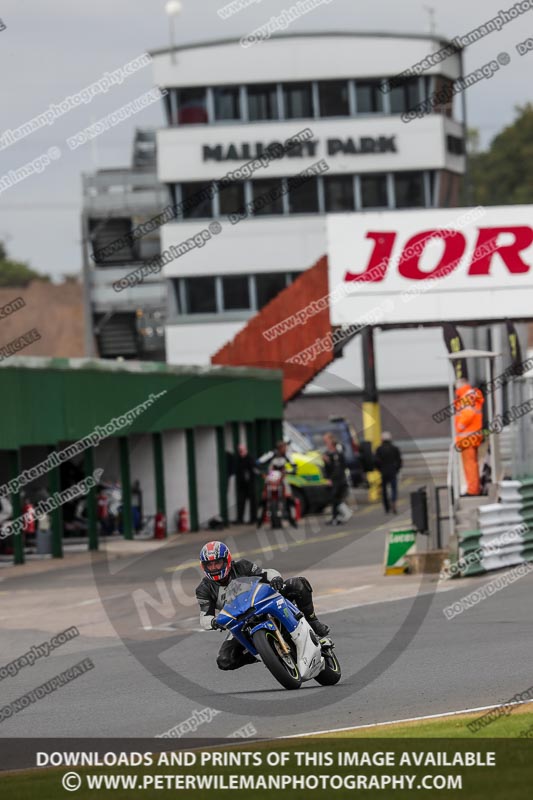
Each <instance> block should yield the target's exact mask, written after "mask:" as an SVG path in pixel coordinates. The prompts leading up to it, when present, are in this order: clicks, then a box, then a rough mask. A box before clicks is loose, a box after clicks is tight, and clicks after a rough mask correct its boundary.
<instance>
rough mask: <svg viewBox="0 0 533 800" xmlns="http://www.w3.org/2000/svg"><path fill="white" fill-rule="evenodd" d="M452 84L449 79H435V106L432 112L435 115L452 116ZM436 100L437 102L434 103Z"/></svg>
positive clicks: (437, 77) (438, 77)
mask: <svg viewBox="0 0 533 800" xmlns="http://www.w3.org/2000/svg"><path fill="white" fill-rule="evenodd" d="M453 84H454V82H453V81H452V80H450V78H444V77H440V76H436V77H435V94H436V97H435V104H434V105H433V110H434V111H435V113H436V114H445V115H446V116H447V117H451V116H452V110H453V97H454V92H453ZM437 99H438V101H439V102H436V101H437Z"/></svg>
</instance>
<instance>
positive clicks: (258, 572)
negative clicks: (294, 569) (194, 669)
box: [196, 541, 329, 670]
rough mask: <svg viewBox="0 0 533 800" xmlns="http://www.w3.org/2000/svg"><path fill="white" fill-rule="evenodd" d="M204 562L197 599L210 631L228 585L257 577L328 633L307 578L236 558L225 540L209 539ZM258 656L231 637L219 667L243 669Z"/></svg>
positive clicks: (202, 556) (202, 554)
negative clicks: (282, 575)
mask: <svg viewBox="0 0 533 800" xmlns="http://www.w3.org/2000/svg"><path fill="white" fill-rule="evenodd" d="M200 565H201V567H202V570H203V572H204V577H203V579H202V581H201V582H200V584H199V585H198V586H197V587H196V599H197V600H198V604H199V606H200V625H201V627H202V628H203V629H204V630H206V631H209V630H216V629H217V627H218V626H217V623H216V619H215V618H216V615H217V614H218V612H219V611H220V609H221V608H223V607H224V603H225V598H226V591H227V588H228V585H229V584H230V583H231V581H232V580H234V579H235V578H239V577H242V576H257V577H258V578H261V580H262V581H264V582H265V583H269V584H270V585H271V586H272V588H273V589H274V590H275V591H276V592H279V593H280V594H282V595H283V597H286V598H287V599H288V600H291V602H293V603H295V604H296V605H297V606H298V608H299V609H300V611H301V612H302V614H303V615H304V617H305V618H306V620H307V621H308V623H309V625H310V626H311V628H312V629H313V631H314V632H315V633H316V635H317V636H318V637H320V638H322V637H324V636H327V635H328V633H329V626H328V625H325V624H324V623H323V622H320V620H319V619H318V617H317V615H316V613H315V607H314V604H313V588H312V586H311V584H310V583H309V581H308V580H307V578H304V577H296V578H287V579H286V580H283V578H282V577H281V575H280V574H279V572H278V571H277V570H275V569H272V568H270V569H265V570H263V569H261V567H259V566H258V565H257V564H254V563H253V562H252V561H248V560H247V559H246V558H239V559H232V557H231V553H230V551H229V549H228V547H227V546H226V545H225V544H224V542H219V541H213V542H208V543H207V544H206V545H204V546H203V547H202V550H201V552H200ZM255 663H257V658H255V656H253V655H252V654H251V653H249V652H248V651H247V650H245V648H244V646H243V645H242V644H241V643H240V642H238V641H237V639H234V638H233V636H231V635H230V636H229V637H228V638H227V639H225V640H224V642H223V643H222V647H221V648H220V650H219V653H218V657H217V666H218V668H219V669H223V670H229V669H239V668H240V667H243V666H244V665H245V664H255Z"/></svg>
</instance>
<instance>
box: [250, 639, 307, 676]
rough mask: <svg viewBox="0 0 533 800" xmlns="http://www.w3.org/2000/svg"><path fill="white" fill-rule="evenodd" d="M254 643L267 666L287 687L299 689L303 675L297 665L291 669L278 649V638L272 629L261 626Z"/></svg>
mask: <svg viewBox="0 0 533 800" xmlns="http://www.w3.org/2000/svg"><path fill="white" fill-rule="evenodd" d="M253 643H254V645H255V648H256V650H257V652H258V653H259V655H260V656H261V658H262V660H263V664H264V665H265V667H266V668H267V669H268V670H269V671H270V672H271V673H272V675H273V676H274V678H275V679H276V680H277V681H278V683H281V685H282V686H284V687H285V689H299V688H300V686H301V685H302V677H301V675H300V670H299V669H298V667H297V665H296V664H294V668H293V669H292V670H291V668H290V667H289V665H288V664H287V663H286V662H285V661H283V659H282V658H281V656H280V654H279V653H278V650H277V645H278V639H277V637H276V635H275V634H274V633H273V632H272V631H267V630H265V629H264V628H260V629H259V630H258V631H256V632H255V633H254V635H253Z"/></svg>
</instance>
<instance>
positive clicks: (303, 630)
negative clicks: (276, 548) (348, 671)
mask: <svg viewBox="0 0 533 800" xmlns="http://www.w3.org/2000/svg"><path fill="white" fill-rule="evenodd" d="M216 623H217V625H218V626H219V627H221V628H225V629H226V630H228V631H230V633H231V634H232V635H233V636H234V637H235V639H237V641H239V642H240V643H241V644H242V645H244V647H245V648H246V649H247V650H248V651H249V652H250V653H252V655H254V656H260V658H261V660H262V661H263V664H264V665H265V667H266V668H267V669H268V670H269V671H270V672H271V673H272V675H273V676H274V678H275V679H276V680H277V681H278V682H279V683H281V685H282V686H284V687H285V689H299V688H300V686H301V685H302V683H303V682H304V681H309V680H313V679H314V680H315V681H317V683H320V684H321V685H322V686H332V685H333V684H335V683H338V681H339V680H340V678H341V668H340V664H339V662H338V659H337V657H336V656H335V654H334V652H333V649H334V647H335V645H334V644H333V641H332V640H331V638H330V637H329V636H325V637H323V638H322V639H319V637H318V636H317V635H316V633H315V632H314V631H313V630H312V628H311V626H310V625H309V623H308V622H307V620H306V619H305V617H304V615H303V614H302V612H301V611H300V610H299V609H298V608H297V607H296V606H295V605H294V603H291V602H290V600H287V599H286V598H285V597H283V595H281V594H280V593H279V592H276V591H275V590H274V589H273V588H272V587H271V586H270V585H269V584H268V583H263V582H262V581H261V579H260V578H255V577H243V578H236V579H235V580H233V581H232V582H231V583H230V585H229V587H228V591H227V593H226V598H225V604H224V608H223V609H222V610H221V611H220V612H219V614H218V616H217V617H216Z"/></svg>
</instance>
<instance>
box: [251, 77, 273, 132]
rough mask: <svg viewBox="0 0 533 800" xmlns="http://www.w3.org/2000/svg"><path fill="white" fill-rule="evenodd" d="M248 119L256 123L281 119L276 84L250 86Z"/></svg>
mask: <svg viewBox="0 0 533 800" xmlns="http://www.w3.org/2000/svg"><path fill="white" fill-rule="evenodd" d="M247 91H248V119H249V120H250V122H256V121H257V120H263V119H279V114H278V93H277V87H276V84H275V83H263V84H258V85H255V86H248V87H247Z"/></svg>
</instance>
